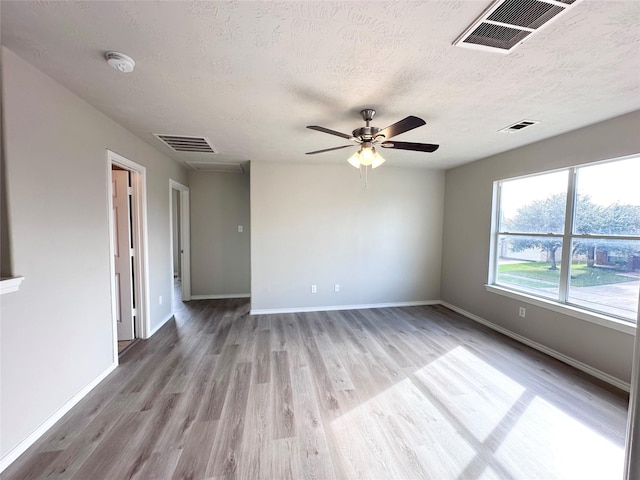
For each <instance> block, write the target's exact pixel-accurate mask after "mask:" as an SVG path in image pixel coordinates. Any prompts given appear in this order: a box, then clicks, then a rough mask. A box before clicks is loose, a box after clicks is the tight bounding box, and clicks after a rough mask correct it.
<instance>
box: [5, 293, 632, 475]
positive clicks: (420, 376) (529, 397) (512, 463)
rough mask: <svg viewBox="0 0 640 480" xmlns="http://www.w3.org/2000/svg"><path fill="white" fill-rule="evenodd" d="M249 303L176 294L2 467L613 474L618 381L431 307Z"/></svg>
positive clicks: (15, 470) (617, 457)
mask: <svg viewBox="0 0 640 480" xmlns="http://www.w3.org/2000/svg"><path fill="white" fill-rule="evenodd" d="M248 309H249V304H248V302H247V301H246V300H217V301H193V302H190V303H188V304H182V303H180V304H179V305H178V306H177V312H176V315H175V321H171V322H170V323H168V324H167V325H165V326H164V327H163V328H162V329H161V330H160V331H159V332H158V333H157V334H156V335H154V337H153V338H151V339H150V340H146V341H140V342H138V343H137V344H136V345H134V346H133V347H132V348H131V349H130V350H129V351H127V352H126V353H125V354H124V355H123V356H122V358H121V365H120V366H119V367H118V368H117V369H116V370H115V371H114V372H113V373H112V374H111V375H110V376H109V377H108V378H107V379H106V380H104V381H103V382H102V383H101V384H100V385H99V386H98V387H96V388H95V389H94V390H93V391H92V392H91V393H90V394H89V395H88V396H87V397H86V398H85V399H83V400H82V401H81V402H80V403H79V404H78V405H77V406H76V407H75V408H74V409H73V410H72V411H71V412H69V413H68V414H67V415H66V416H65V417H64V418H62V419H61V420H60V421H59V422H58V423H57V424H56V425H55V426H54V427H53V428H52V429H51V430H50V431H49V432H47V434H46V435H45V436H44V437H43V438H41V439H40V440H39V441H38V442H37V443H36V444H35V445H33V446H32V447H31V448H30V449H29V450H28V451H27V452H26V453H25V454H24V455H22V456H21V457H20V458H19V459H18V460H17V461H16V462H15V463H14V464H13V465H11V466H10V467H9V468H8V469H7V470H6V471H5V472H3V474H2V475H1V477H2V478H3V479H5V480H14V479H15V480H26V479H41V478H46V479H67V478H69V479H78V480H100V479H109V480H119V479H130V478H136V479H192V480H196V479H211V480H212V479H216V480H217V479H233V478H235V479H243V480H244V479H247V480H259V479H265V480H267V479H268V480H281V479H283V480H284V479H295V480H298V479H309V480H311V479H316V480H325V479H326V480H332V479H335V480H342V479H344V480H348V479H376V480H377V479H401V480H409V479H435V480H447V479H480V478H482V479H527V480H530V479H544V480H547V479H554V478H555V479H562V480H564V479H580V480H585V479H590V478H593V479H598V480H603V479H617V478H621V477H622V465H623V458H624V434H625V424H626V407H627V401H628V398H627V396H626V395H625V394H624V393H622V392H619V391H617V390H615V389H613V388H611V387H608V386H606V385H604V384H602V383H600V382H598V381H596V380H594V379H592V378H590V377H588V376H586V375H585V374H583V373H581V372H578V371H577V370H575V369H573V368H571V367H568V366H566V365H564V364H562V363H560V362H557V361H555V360H554V359H551V358H549V357H547V356H545V355H543V354H541V353H539V352H537V351H534V350H531V349H529V348H528V347H526V346H523V345H521V344H518V343H516V342H514V341H512V340H511V339H509V338H506V337H504V336H501V335H499V334H497V333H495V332H493V331H491V330H489V329H487V328H485V327H483V326H479V325H477V324H475V323H473V322H471V321H469V320H467V319H465V318H463V317H461V316H460V315H458V314H456V313H454V312H451V311H450V310H448V309H446V308H444V307H439V306H436V307H407V308H388V309H379V310H352V311H343V312H319V313H304V314H286V315H264V316H259V317H257V316H251V315H248ZM25 414H27V412H25Z"/></svg>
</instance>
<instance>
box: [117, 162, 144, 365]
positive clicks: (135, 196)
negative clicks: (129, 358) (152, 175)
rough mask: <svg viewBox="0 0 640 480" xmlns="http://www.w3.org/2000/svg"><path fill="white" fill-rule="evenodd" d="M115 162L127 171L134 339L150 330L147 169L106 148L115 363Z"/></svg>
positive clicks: (142, 336)
mask: <svg viewBox="0 0 640 480" xmlns="http://www.w3.org/2000/svg"><path fill="white" fill-rule="evenodd" d="M114 165H116V166H118V167H120V168H124V169H125V170H128V171H129V172H130V173H131V190H132V196H131V224H132V225H131V226H132V229H131V235H132V237H133V248H134V252H135V254H134V261H133V276H134V279H135V281H134V285H133V288H134V295H135V298H136V299H137V300H138V301H137V303H136V320H135V325H134V327H135V331H136V338H148V337H149V332H150V331H151V325H150V318H149V311H150V304H149V260H148V249H149V245H148V243H149V242H148V237H147V169H146V167H143V166H142V165H140V164H138V163H136V162H133V161H131V160H129V159H128V158H125V157H123V156H122V155H119V154H117V153H115V152H113V151H111V150H107V211H108V213H109V270H110V274H111V279H110V282H109V283H110V285H111V323H112V326H113V360H114V363H115V364H116V365H117V364H118V331H117V324H116V296H117V291H116V282H115V268H114V265H113V256H114V252H115V249H114V245H113V233H114V232H113V208H112V196H113V191H112V190H113V189H112V187H113V185H112V180H113V178H112V175H111V169H112V167H113V166H114Z"/></svg>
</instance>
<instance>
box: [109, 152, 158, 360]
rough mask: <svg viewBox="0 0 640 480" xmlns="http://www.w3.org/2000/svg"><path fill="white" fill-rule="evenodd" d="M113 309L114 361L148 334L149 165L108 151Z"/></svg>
mask: <svg viewBox="0 0 640 480" xmlns="http://www.w3.org/2000/svg"><path fill="white" fill-rule="evenodd" d="M107 152H108V154H107V180H108V193H109V239H110V241H109V246H110V258H111V311H112V321H113V340H114V362H115V363H117V362H118V356H119V354H121V353H122V352H124V351H125V350H126V348H128V347H129V346H130V345H131V344H132V343H133V342H135V341H136V339H138V338H146V337H147V334H148V331H149V325H148V318H147V312H148V311H149V303H148V296H147V291H148V288H147V260H146V259H147V241H146V169H145V167H143V166H142V165H138V164H137V163H135V162H132V161H131V160H128V159H127V158H124V157H122V156H121V155H118V154H117V153H114V152H111V151H109V150H108V151H107Z"/></svg>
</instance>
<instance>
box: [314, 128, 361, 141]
mask: <svg viewBox="0 0 640 480" xmlns="http://www.w3.org/2000/svg"><path fill="white" fill-rule="evenodd" d="M307 128H310V129H311V130H317V131H318V132H324V133H329V134H331V135H337V136H338V137H342V138H346V139H348V140H352V139H353V135H347V134H346V133H340V132H336V131H335V130H330V129H328V128H324V127H319V126H318V125H308V126H307Z"/></svg>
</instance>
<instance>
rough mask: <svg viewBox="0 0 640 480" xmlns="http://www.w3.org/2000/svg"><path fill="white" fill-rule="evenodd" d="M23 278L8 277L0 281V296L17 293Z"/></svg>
mask: <svg viewBox="0 0 640 480" xmlns="http://www.w3.org/2000/svg"><path fill="white" fill-rule="evenodd" d="M23 280H24V277H10V278H3V279H1V280H0V295H4V294H5V293H11V292H17V291H18V289H19V288H20V284H21V283H22V281H23Z"/></svg>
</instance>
